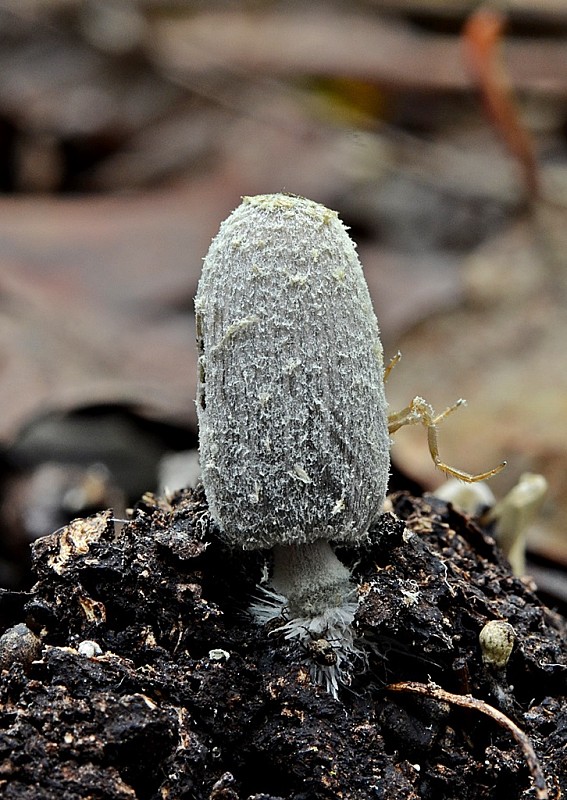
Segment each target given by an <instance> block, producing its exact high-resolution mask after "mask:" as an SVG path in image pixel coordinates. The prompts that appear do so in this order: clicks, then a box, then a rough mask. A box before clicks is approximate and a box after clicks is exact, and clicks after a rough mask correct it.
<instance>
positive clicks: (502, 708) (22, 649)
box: [0, 490, 567, 800]
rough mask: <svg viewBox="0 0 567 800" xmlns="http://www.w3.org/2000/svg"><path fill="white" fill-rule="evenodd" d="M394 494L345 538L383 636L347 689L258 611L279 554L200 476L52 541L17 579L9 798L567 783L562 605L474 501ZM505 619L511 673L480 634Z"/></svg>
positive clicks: (3, 709) (365, 606)
mask: <svg viewBox="0 0 567 800" xmlns="http://www.w3.org/2000/svg"><path fill="white" fill-rule="evenodd" d="M391 502H392V508H393V511H394V512H395V514H385V515H384V516H383V517H381V518H380V520H379V521H378V523H377V524H376V525H375V526H374V528H373V529H372V530H371V531H370V535H369V539H368V542H367V543H366V545H365V546H364V547H360V548H358V549H346V548H344V549H341V550H340V551H337V552H338V554H339V556H340V557H341V559H342V560H343V561H344V562H345V563H346V564H348V565H350V566H351V567H352V569H353V574H354V575H355V577H356V579H357V580H358V581H359V583H360V584H361V598H362V599H361V604H360V608H359V612H358V616H357V622H356V624H357V635H358V636H359V637H360V641H361V646H362V648H363V649H364V651H365V653H366V656H367V663H366V664H364V663H362V662H361V663H360V665H359V667H360V669H359V671H358V672H357V673H356V674H355V675H354V676H353V680H352V683H351V685H350V686H348V687H344V688H343V689H342V690H341V693H340V697H339V699H338V700H335V699H333V697H332V696H330V695H329V694H327V693H326V692H325V690H324V689H322V688H321V687H320V686H318V685H314V684H313V683H312V681H311V678H310V670H309V664H308V660H309V659H310V658H313V657H314V658H316V657H317V653H316V652H315V651H314V652H313V653H309V654H308V653H306V652H304V651H303V650H302V649H301V648H300V647H298V645H297V644H296V643H295V644H294V643H292V642H289V641H286V640H285V639H283V638H282V637H281V635H278V632H277V630H275V631H272V632H271V633H270V632H269V631H267V630H266V629H265V628H264V629H263V628H259V627H258V626H257V625H255V624H254V622H253V621H252V619H251V617H250V616H249V615H248V613H247V607H248V605H249V603H250V599H251V597H253V596H254V593H255V591H256V589H255V587H256V585H257V584H258V583H259V582H260V581H261V580H262V579H263V577H264V578H265V575H266V564H267V563H268V558H267V554H266V553H243V552H236V551H231V550H230V549H229V548H227V547H226V545H225V544H224V543H223V541H222V539H221V538H220V537H219V535H218V531H217V530H216V529H215V526H214V524H213V523H212V521H211V518H210V516H209V513H208V510H207V505H206V501H205V499H204V496H203V494H202V493H201V492H200V491H199V490H198V491H196V492H185V493H181V494H179V495H177V496H175V497H174V498H173V499H171V500H170V501H165V500H156V499H154V498H153V497H151V496H146V497H145V498H144V500H143V502H141V503H140V504H139V505H138V506H137V507H136V509H135V511H134V513H133V516H132V519H131V520H130V521H128V522H127V523H126V524H124V525H123V526H122V527H121V528H120V527H119V526H118V525H117V524H116V523H115V522H114V521H113V519H112V513H111V512H105V513H103V514H99V515H97V516H95V517H92V518H89V519H87V520H76V521H75V522H73V523H71V525H69V526H68V527H66V528H64V529H63V530H61V531H59V532H57V533H55V534H53V535H51V536H48V537H46V538H44V539H41V540H39V541H38V542H37V543H36V544H35V545H34V554H33V555H34V565H35V571H36V573H37V577H38V582H37V584H36V585H35V586H34V588H33V590H32V591H31V592H30V593H29V594H25V595H24V594H16V593H8V592H5V593H4V594H3V595H1V596H0V600H1V605H0V610H1V611H2V613H3V618H4V628H6V627H8V626H14V625H17V624H18V623H19V625H18V627H16V628H13V627H12V629H11V630H9V631H8V632H7V633H6V634H4V636H3V637H2V639H0V664H1V665H2V667H3V672H2V681H1V696H0V750H1V753H0V796H1V797H2V798H6V800H16V799H17V800H28V799H29V800H32V799H33V800H43V799H44V798H45V799H46V800H47V798H49V799H50V800H51V798H52V799H53V800H75V798H93V800H94V799H96V800H99V799H102V798H104V799H105V800H106V799H107V798H108V799H109V800H110V799H112V800H126V798H138V800H150V799H153V798H156V800H157V799H158V798H159V799H160V800H166V799H167V800H181V798H183V800H185V799H187V800H190V799H191V800H192V799H193V798H195V800H201V798H203V800H205V799H207V800H208V798H211V799H213V798H214V800H220V799H221V798H228V799H233V800H246V799H250V800H251V799H252V798H255V799H256V800H261V799H262V800H268V799H269V798H286V800H287V799H288V798H289V800H310V799H311V798H313V799H314V800H317V799H318V798H353V799H354V798H356V799H357V800H358V799H360V800H365V799H366V798H384V800H390V799H391V798H408V799H409V798H416V799H417V798H423V799H424V800H425V798H432V799H433V798H435V800H440V799H442V798H459V799H460V800H469V798H470V800H473V798H474V800H484V799H485V798H486V799H488V798H495V799H496V798H499V799H500V798H506V800H514V799H515V798H532V797H533V798H546V797H549V798H559V797H561V796H563V797H567V709H566V707H565V695H566V694H567V691H566V684H567V681H566V676H567V656H566V649H567V646H566V631H567V628H566V623H565V620H564V619H562V618H561V617H560V616H559V615H558V614H556V613H554V612H553V611H550V610H549V609H547V608H545V607H544V606H543V605H542V603H541V602H540V601H539V600H538V598H537V597H536V596H535V594H534V593H533V592H532V591H531V590H530V588H529V582H528V581H521V580H519V579H517V578H515V577H514V576H513V575H512V574H511V573H510V570H509V567H508V565H507V563H506V562H505V560H504V559H503V557H502V556H501V554H500V551H499V550H498V548H497V547H496V546H495V543H494V541H493V540H492V538H491V537H490V536H489V535H488V534H487V533H486V532H485V531H483V530H481V528H480V527H478V525H477V524H476V523H475V522H474V521H473V520H470V519H468V518H466V517H464V516H462V515H460V514H458V513H456V512H455V511H454V510H453V509H452V508H451V507H450V506H449V507H447V505H446V504H444V503H442V502H440V501H437V500H433V499H427V498H414V497H411V496H409V495H407V494H404V493H401V494H398V495H394V496H392V497H391ZM494 619H500V620H506V621H507V622H509V623H511V625H512V626H513V627H514V629H515V633H516V641H515V645H514V649H513V651H512V655H511V658H510V660H509V662H508V665H507V668H506V669H505V670H501V671H500V672H495V671H491V669H490V668H489V667H486V666H484V665H483V661H482V657H481V652H480V648H479V644H478V635H479V632H480V630H481V629H482V627H483V626H484V624H485V623H486V622H487V621H489V620H494ZM21 623H25V626H24V625H22V624H21ZM26 626H27V627H26ZM36 637H37V638H36Z"/></svg>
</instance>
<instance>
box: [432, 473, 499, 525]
mask: <svg viewBox="0 0 567 800" xmlns="http://www.w3.org/2000/svg"><path fill="white" fill-rule="evenodd" d="M432 494H433V496H434V497H438V498H439V499H440V500H444V501H445V502H446V503H451V504H452V505H453V506H454V507H455V508H456V509H458V510H459V511H462V512H463V513H464V514H470V515H471V516H473V517H476V516H478V515H479V514H481V513H482V512H483V511H485V510H486V509H487V508H492V506H493V505H494V504H495V503H496V498H495V497H494V493H493V492H492V489H490V487H489V486H487V485H486V484H485V483H463V482H462V481H459V480H457V478H451V480H448V481H446V483H443V484H441V486H439V487H438V488H437V489H435V491H434V492H432Z"/></svg>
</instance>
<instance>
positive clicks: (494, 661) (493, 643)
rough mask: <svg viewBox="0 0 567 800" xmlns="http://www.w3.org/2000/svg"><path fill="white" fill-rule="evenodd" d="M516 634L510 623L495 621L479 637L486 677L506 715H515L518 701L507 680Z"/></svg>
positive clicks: (487, 625)
mask: <svg viewBox="0 0 567 800" xmlns="http://www.w3.org/2000/svg"><path fill="white" fill-rule="evenodd" d="M515 640H516V632H515V631H514V628H513V627H512V626H511V625H510V623H509V622H504V621H503V620H500V619H493V620H490V622H487V623H486V625H485V626H484V627H483V628H482V630H481V632H480V633H479V636H478V641H479V644H480V649H481V652H482V663H483V664H484V667H485V677H486V680H487V682H488V685H489V687H490V691H491V693H492V695H493V697H494V699H495V700H496V703H497V705H498V706H499V707H500V708H501V709H502V711H504V712H505V713H506V714H513V713H514V712H515V709H516V701H515V700H514V696H513V694H512V688H513V687H512V686H509V684H508V681H507V679H506V667H507V666H508V661H509V660H510V656H511V655H512V650H513V649H514V642H515Z"/></svg>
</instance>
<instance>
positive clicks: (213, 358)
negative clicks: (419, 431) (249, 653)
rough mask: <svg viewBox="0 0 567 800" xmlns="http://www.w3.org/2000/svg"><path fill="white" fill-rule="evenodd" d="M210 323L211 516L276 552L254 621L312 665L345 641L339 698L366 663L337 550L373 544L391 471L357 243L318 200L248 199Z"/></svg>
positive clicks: (206, 454) (210, 260)
mask: <svg viewBox="0 0 567 800" xmlns="http://www.w3.org/2000/svg"><path fill="white" fill-rule="evenodd" d="M195 309H196V327H197V342H198V348H199V386H198V395H197V412H198V417H199V440H200V441H199V446H200V459H201V468H202V474H203V486H204V488H205V492H206V495H207V500H208V503H209V507H210V512H211V514H212V516H213V518H214V519H215V520H216V522H217V523H218V525H219V526H220V528H221V529H222V531H223V533H224V535H225V537H226V539H227V540H228V541H229V542H230V543H232V544H233V545H235V546H238V547H242V548H244V549H260V548H272V553H273V575H272V580H271V585H272V587H273V591H268V592H264V593H263V597H262V598H260V599H259V600H258V601H257V602H256V603H255V604H254V605H253V606H252V612H253V614H254V616H255V617H256V619H257V620H258V621H259V622H260V623H265V622H267V621H268V620H270V619H274V618H278V617H283V619H284V621H282V626H281V630H282V631H283V632H284V633H285V635H286V636H287V637H288V638H292V639H297V640H299V641H300V642H301V643H302V644H303V645H305V651H306V652H308V651H309V649H310V645H311V644H312V642H313V641H320V640H321V639H322V638H324V639H325V640H326V641H328V642H329V643H331V645H332V647H333V651H334V659H330V658H328V657H327V658H326V659H319V661H321V660H323V661H324V663H322V664H321V663H317V662H316V661H312V664H311V671H312V674H313V676H314V678H315V679H316V680H317V681H319V682H320V683H323V684H324V685H325V686H326V687H327V689H328V690H329V691H331V692H332V693H333V694H335V695H336V693H337V690H338V685H339V683H340V682H341V681H344V682H348V679H349V670H350V666H351V662H352V660H353V658H355V656H356V652H357V651H356V648H355V645H354V643H353V633H352V629H351V623H352V622H353V620H354V615H355V611H356V608H357V601H358V598H357V590H356V587H355V586H354V585H353V584H352V582H351V577H350V573H349V570H348V569H347V568H346V567H345V566H344V565H343V564H342V563H341V562H340V561H339V559H338V558H337V556H336V555H335V553H334V551H333V548H332V546H331V542H337V543H348V544H356V543H358V542H361V541H363V540H364V538H365V535H366V532H367V530H368V528H369V526H370V524H371V523H372V522H373V520H375V519H376V517H377V516H378V515H379V514H380V513H381V510H382V506H383V503H384V499H385V494H386V487H387V483H388V474H389V463H390V458H389V447H390V440H389V434H388V425H387V413H386V400H385V397H384V381H383V373H384V367H383V355H382V345H381V342H380V337H379V331H378V324H377V321H376V317H375V315H374V311H373V310H372V304H371V300H370V295H369V292H368V288H367V285H366V282H365V280H364V276H363V274H362V267H361V265H360V262H359V260H358V257H357V255H356V250H355V245H354V243H353V242H352V240H351V239H350V238H349V236H348V234H347V232H346V228H345V226H344V225H343V223H342V222H341V221H340V220H339V218H338V215H337V213H336V212H334V211H330V210H329V209H327V208H325V207H324V206H321V205H319V204H317V203H314V202H311V201H310V200H306V199H304V198H302V197H295V196H291V195H284V194H275V195H261V196H258V197H248V198H244V201H243V203H242V204H241V205H240V206H239V207H238V208H237V209H236V210H235V211H234V212H233V213H232V214H231V215H230V217H229V218H228V219H227V220H226V221H225V222H223V224H222V225H221V228H220V231H219V233H218V235H217V236H216V238H215V239H214V240H213V242H212V244H211V247H210V249H209V252H208V254H207V257H206V258H205V261H204V265H203V273H202V276H201V279H200V282H199V287H198V292H197V297H196V301H195ZM259 591H262V590H259ZM311 649H312V648H311ZM333 660H334V663H328V662H329V661H333Z"/></svg>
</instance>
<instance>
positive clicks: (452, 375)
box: [388, 208, 567, 563]
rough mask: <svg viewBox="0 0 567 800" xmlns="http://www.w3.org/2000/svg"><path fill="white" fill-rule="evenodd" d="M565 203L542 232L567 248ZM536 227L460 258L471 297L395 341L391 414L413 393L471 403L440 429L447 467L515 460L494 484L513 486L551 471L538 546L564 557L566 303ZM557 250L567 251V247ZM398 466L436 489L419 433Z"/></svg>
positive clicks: (398, 453)
mask: <svg viewBox="0 0 567 800" xmlns="http://www.w3.org/2000/svg"><path fill="white" fill-rule="evenodd" d="M566 220H567V212H566V211H565V209H564V208H558V209H555V210H552V209H547V212H546V220H545V226H546V227H545V230H544V231H543V235H544V236H545V237H546V238H547V240H548V242H549V240H551V239H554V242H553V245H554V248H559V247H560V240H561V239H562V240H563V247H567V241H565V230H567V226H566V225H565V222H566ZM541 236H542V231H541V229H540V230H539V231H537V232H536V233H534V225H533V223H532V222H530V221H529V220H526V221H524V222H523V223H522V224H519V225H516V226H514V227H513V228H512V229H509V230H508V231H507V232H506V233H505V234H503V235H501V236H499V237H496V238H495V239H494V240H493V241H491V242H490V243H488V244H487V245H485V246H484V247H482V248H480V249H479V251H478V252H476V253H475V254H474V255H473V256H471V258H470V259H468V261H467V263H466V264H465V271H464V279H465V285H466V294H465V302H463V304H462V305H461V307H460V308H457V309H450V310H448V311H444V312H442V313H440V314H439V315H436V316H434V317H431V318H430V319H428V320H426V321H423V322H422V323H421V324H420V325H418V326H416V327H414V328H413V329H411V330H409V331H408V332H407V333H406V335H405V336H402V337H400V339H399V341H398V346H399V348H400V350H401V351H402V353H403V361H402V364H401V365H400V366H399V367H397V369H396V370H395V372H394V374H393V375H392V376H391V378H390V381H389V383H388V399H389V402H390V405H391V406H392V408H393V409H394V410H395V409H397V408H398V407H399V408H401V407H403V406H404V405H406V404H407V402H408V401H409V400H410V399H411V398H412V397H413V396H414V395H416V394H419V395H422V396H423V397H425V398H426V399H427V400H428V401H430V402H431V403H432V404H433V405H434V407H435V408H436V409H437V410H439V411H442V410H443V409H444V408H445V407H446V406H447V405H450V404H451V403H453V402H454V401H455V400H457V399H458V398H459V397H465V398H466V399H467V401H468V405H469V408H468V409H465V410H460V411H458V412H456V413H454V414H452V415H451V416H450V417H449V418H447V420H446V421H445V422H444V423H443V426H442V428H441V431H440V449H441V457H442V458H443V460H444V461H445V462H446V463H449V464H451V465H452V466H456V467H459V468H463V469H466V470H468V471H471V472H477V471H478V472H480V471H483V470H486V469H489V468H490V467H492V466H495V465H496V464H497V463H498V462H499V461H502V460H503V459H506V460H507V461H508V467H507V469H506V470H505V471H504V472H503V473H501V474H500V475H499V476H497V477H496V478H494V479H493V480H492V481H491V483H490V485H491V487H492V488H493V489H494V491H495V492H496V494H497V495H502V494H504V492H506V491H508V490H509V489H510V488H511V487H512V485H513V484H514V483H515V482H516V481H517V479H518V477H519V475H520V474H521V473H523V472H526V471H532V472H538V473H541V474H543V475H544V476H545V478H546V479H547V480H548V482H549V485H550V501H549V502H548V503H547V505H546V514H547V516H546V518H545V525H544V526H543V527H544V528H545V529H546V531H545V533H546V537H547V538H546V539H545V542H544V540H538V541H537V542H534V541H532V542H531V546H532V547H533V548H536V549H541V550H545V551H546V554H547V555H552V556H553V557H554V558H556V559H558V560H559V559H561V560H563V561H564V562H565V563H567V537H566V536H565V529H566V527H567V494H566V492H565V476H566V475H567V359H566V358H565V342H566V341H567V307H566V304H565V296H566V290H567V284H566V283H565V277H564V275H563V277H562V281H563V282H562V283H560V284H558V283H557V275H556V273H555V271H554V270H550V265H549V262H548V258H547V256H548V251H543V250H542V247H541ZM562 252H565V249H563V251H562ZM392 453H393V457H394V458H395V459H396V461H397V463H398V464H400V465H402V466H403V468H404V469H405V470H407V472H408V473H409V474H411V475H412V476H413V477H415V478H417V479H418V480H420V481H421V482H423V484H425V485H426V486H429V487H433V486H435V485H439V484H440V483H441V482H442V480H443V479H442V476H441V475H440V473H436V471H435V470H434V468H433V466H432V464H431V459H430V457H429V453H428V450H427V446H426V442H425V437H424V434H423V431H422V430H417V429H408V430H406V431H402V432H400V433H399V434H397V436H396V439H395V444H394V447H393V451H392Z"/></svg>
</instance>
